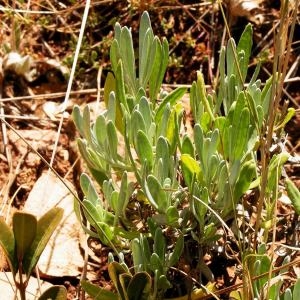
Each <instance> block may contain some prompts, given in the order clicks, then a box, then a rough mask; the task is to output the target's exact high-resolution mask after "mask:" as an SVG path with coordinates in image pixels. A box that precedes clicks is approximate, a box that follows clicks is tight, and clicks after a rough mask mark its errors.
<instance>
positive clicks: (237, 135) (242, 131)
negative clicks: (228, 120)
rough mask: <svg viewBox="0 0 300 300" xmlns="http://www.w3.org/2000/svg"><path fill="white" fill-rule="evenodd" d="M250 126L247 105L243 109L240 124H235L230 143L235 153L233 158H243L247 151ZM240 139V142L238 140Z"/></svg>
mask: <svg viewBox="0 0 300 300" xmlns="http://www.w3.org/2000/svg"><path fill="white" fill-rule="evenodd" d="M249 126H250V112H249V109H248V108H247V107H245V108H244V109H243V110H242V113H241V115H240V120H239V124H238V125H236V124H234V125H233V135H232V137H231V138H232V140H231V141H230V143H231V144H232V148H233V153H232V155H231V159H232V160H238V159H241V158H242V156H243V154H244V153H245V152H246V150H247V149H246V146H247V142H248V136H249V134H248V132H249ZM237 141H238V142H237Z"/></svg>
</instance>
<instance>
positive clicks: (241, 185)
mask: <svg viewBox="0 0 300 300" xmlns="http://www.w3.org/2000/svg"><path fill="white" fill-rule="evenodd" d="M255 175H256V164H255V162H254V161H253V160H251V161H248V162H246V163H244V164H243V165H242V167H241V170H240V174H239V177H238V179H237V182H236V184H235V186H234V199H235V200H236V201H237V200H238V199H239V198H240V197H241V196H242V195H243V194H244V193H245V192H246V191H247V190H248V189H249V187H250V184H251V182H252V180H253V178H254V177H255Z"/></svg>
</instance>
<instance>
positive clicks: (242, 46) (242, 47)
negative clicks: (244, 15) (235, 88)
mask: <svg viewBox="0 0 300 300" xmlns="http://www.w3.org/2000/svg"><path fill="white" fill-rule="evenodd" d="M252 32H253V30H252V26H251V25H250V24H248V25H247V26H246V28H245V29H244V31H243V33H242V35H241V37H240V40H239V42H238V45H237V53H240V52H241V51H244V59H243V61H242V63H241V64H240V66H239V67H240V71H241V75H242V78H241V79H242V82H244V81H245V79H246V76H247V71H248V65H249V59H250V56H251V49H252Z"/></svg>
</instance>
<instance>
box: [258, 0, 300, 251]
mask: <svg viewBox="0 0 300 300" xmlns="http://www.w3.org/2000/svg"><path fill="white" fill-rule="evenodd" d="M288 3H289V1H288V0H285V1H284V2H282V6H281V11H280V12H281V17H280V26H279V32H278V33H277V35H276V41H275V54H274V62H273V82H272V92H271V93H272V94H271V99H274V100H273V101H270V106H269V113H268V116H269V118H268V120H267V123H266V126H265V130H263V131H262V132H266V137H262V141H261V147H260V149H261V154H262V155H261V157H262V158H261V163H262V171H261V183H260V195H259V199H258V206H257V219H256V223H255V233H254V246H253V248H254V249H256V248H257V242H258V241H257V239H258V232H259V229H260V226H261V221H262V220H261V219H262V218H261V216H262V211H263V207H264V203H265V196H266V187H267V182H268V164H269V161H270V159H271V157H270V150H269V149H270V147H271V145H272V139H273V132H274V125H275V119H276V114H277V111H278V108H279V104H280V100H281V95H282V90H283V84H284V78H285V75H286V72H287V66H288V61H289V56H290V52H291V44H292V38H293V35H294V28H295V24H296V16H297V10H296V9H294V10H293V15H292V17H293V19H292V23H291V29H290V34H289V38H288V44H287V46H284V47H283V41H286V40H287V35H288V27H289V22H290V16H289V15H288V13H289V12H288ZM298 4H299V0H296V2H295V7H298ZM285 49H286V54H284V52H285Z"/></svg>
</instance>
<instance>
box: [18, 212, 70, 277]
mask: <svg viewBox="0 0 300 300" xmlns="http://www.w3.org/2000/svg"><path fill="white" fill-rule="evenodd" d="M63 213H64V210H63V209H62V208H60V207H54V208H52V209H50V210H49V211H48V212H47V213H45V214H44V215H43V216H42V217H41V218H40V219H39V220H38V222H37V231H36V236H35V239H34V240H33V242H32V244H31V247H30V248H29V249H28V251H27V252H26V255H25V257H24V263H23V266H24V271H25V273H26V274H27V276H29V275H30V274H31V272H32V270H33V268H34V267H35V266H36V264H37V262H38V260H39V258H40V256H41V254H42V252H43V250H44V249H45V247H46V245H47V243H48V241H49V239H50V237H51V235H52V233H53V232H54V230H55V228H56V227H57V226H58V224H59V222H60V221H61V219H62V217H63Z"/></svg>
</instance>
